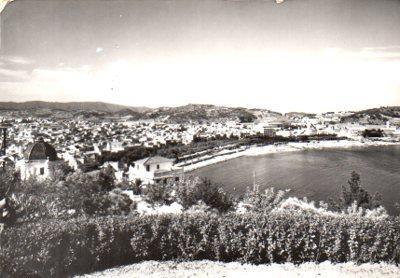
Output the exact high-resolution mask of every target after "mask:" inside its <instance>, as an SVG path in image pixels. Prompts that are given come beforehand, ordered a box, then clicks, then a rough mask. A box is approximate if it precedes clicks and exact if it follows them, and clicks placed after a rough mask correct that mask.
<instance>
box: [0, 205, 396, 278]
mask: <svg viewBox="0 0 400 278" xmlns="http://www.w3.org/2000/svg"><path fill="white" fill-rule="evenodd" d="M203 259H207V260H218V261H224V262H230V261H240V262H246V263H256V264H259V263H272V262H274V263H285V262H291V263H302V262H322V261H327V260H329V261H332V262H348V261H352V262H355V263H366V262H388V263H399V262H400V221H399V219H398V218H397V219H394V218H389V219H386V220H372V219H366V218H362V217H354V216H343V217H334V216H321V215H316V214H312V213H307V212H296V211H287V212H280V213H269V214H264V213H262V214H225V215H221V216H219V215H217V214H192V215H190V214H189V215H188V214H183V215H175V216H174V215H163V216H157V215H155V216H132V217H129V218H127V217H103V218H91V219H87V218H80V219H74V220H69V221H60V220H50V221H44V222H37V223H32V224H27V225H23V226H20V227H14V228H9V229H6V230H4V231H3V233H2V235H1V237H0V276H1V277H69V276H72V275H75V274H82V273H88V272H93V271H97V270H102V269H105V268H110V267H114V266H119V265H123V264H129V263H135V262H139V261H143V260H203Z"/></svg>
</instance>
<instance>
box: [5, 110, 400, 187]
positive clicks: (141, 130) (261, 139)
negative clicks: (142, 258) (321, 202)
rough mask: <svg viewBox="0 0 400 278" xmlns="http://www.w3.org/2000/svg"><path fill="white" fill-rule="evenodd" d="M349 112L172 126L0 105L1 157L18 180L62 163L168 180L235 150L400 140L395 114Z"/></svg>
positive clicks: (122, 176)
mask: <svg viewBox="0 0 400 278" xmlns="http://www.w3.org/2000/svg"><path fill="white" fill-rule="evenodd" d="M199 107H200V106H199ZM193 109H197V107H196V106H193ZM213 109H214V108H213ZM382 109H384V110H385V108H382ZM387 109H388V108H386V110H387ZM17 115H20V114H18V113H17ZM354 115H356V113H354V112H339V113H333V112H329V113H321V114H304V113H288V114H279V113H273V114H271V113H269V114H268V115H267V116H265V115H262V116H255V117H254V118H252V119H250V120H249V121H246V120H243V119H242V118H240V117H239V118H236V119H235V118H225V119H222V120H221V121H218V120H215V119H211V120H202V121H192V120H188V121H182V122H180V123H174V122H171V121H169V120H168V117H167V118H165V117H164V118H155V119H154V118H153V119H132V117H131V116H129V115H128V116H123V117H110V118H109V119H107V120H104V118H103V119H101V120H99V119H96V118H93V117H92V118H84V117H79V118H75V117H70V118H66V119H64V120H62V121H60V120H59V119H55V118H53V117H51V116H50V117H38V116H26V114H23V116H20V117H18V116H17V117H16V112H15V111H14V112H10V111H7V110H4V111H2V112H1V114H0V120H1V122H2V125H1V129H2V130H3V143H2V156H1V158H0V162H1V163H2V164H8V165H12V167H15V168H16V169H17V170H18V171H19V172H20V174H21V178H22V179H27V178H29V177H31V176H37V177H39V178H46V177H48V176H49V174H50V169H51V168H52V167H51V165H52V164H54V163H59V162H61V161H63V162H65V163H67V164H68V166H69V167H71V168H72V169H73V170H78V169H80V170H82V171H83V172H87V173H90V172H93V171H99V169H101V168H106V167H112V169H113V171H114V174H115V178H116V179H117V181H118V182H122V181H129V182H134V181H136V180H140V181H141V182H144V183H145V184H147V183H159V182H164V183H166V182H167V181H169V180H179V179H180V178H182V176H183V175H184V172H185V166H189V167H188V168H187V170H190V169H193V165H196V164H198V163H199V162H203V163H204V161H207V160H209V159H211V158H215V157H219V156H227V155H229V154H233V153H239V152H241V151H244V150H246V149H248V148H249V147H251V146H254V145H256V146H262V145H277V144H284V143H287V142H309V141H322V140H330V141H333V140H334V141H338V140H350V141H355V142H365V141H367V140H375V141H377V140H378V141H380V142H398V141H399V140H400V120H399V118H397V117H392V118H387V117H386V118H382V117H378V119H379V121H376V118H377V117H376V115H375V116H374V114H373V117H372V118H371V116H370V115H368V113H367V115H363V118H362V119H358V118H357V120H356V121H351V120H349V119H351V117H352V116H354Z"/></svg>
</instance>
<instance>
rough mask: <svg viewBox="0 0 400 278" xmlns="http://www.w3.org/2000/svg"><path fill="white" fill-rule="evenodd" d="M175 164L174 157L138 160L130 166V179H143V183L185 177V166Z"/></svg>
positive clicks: (163, 181) (176, 179) (177, 179)
mask: <svg viewBox="0 0 400 278" xmlns="http://www.w3.org/2000/svg"><path fill="white" fill-rule="evenodd" d="M173 164H174V160H173V159H169V158H165V157H161V156H153V157H148V158H145V159H141V160H137V161H135V162H134V163H133V164H132V165H131V166H130V167H129V180H131V181H134V180H141V181H142V182H143V184H154V183H161V182H162V183H167V182H169V181H179V180H180V179H181V178H182V177H183V168H181V167H174V166H173Z"/></svg>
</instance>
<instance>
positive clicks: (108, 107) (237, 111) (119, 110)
mask: <svg viewBox="0 0 400 278" xmlns="http://www.w3.org/2000/svg"><path fill="white" fill-rule="evenodd" d="M1 110H3V111H9V112H12V113H15V114H17V115H18V116H21V117H28V116H32V115H33V116H39V117H50V116H55V117H57V118H70V117H81V118H100V119H101V118H109V117H113V118H115V117H127V118H129V119H132V120H139V119H148V120H151V119H158V120H164V121H167V122H172V123H185V122H191V121H192V122H202V121H217V120H221V121H228V120H239V121H242V122H252V121H254V120H256V119H259V118H263V117H270V116H281V114H280V113H277V112H273V111H269V110H263V109H247V108H240V107H238V108H232V107H223V106H215V105H203V104H188V105H184V106H179V107H160V108H147V107H130V106H124V105H117V104H109V103H103V102H68V103H61V102H44V101H30V102H21V103H19V102H0V111H1Z"/></svg>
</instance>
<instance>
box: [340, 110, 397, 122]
mask: <svg viewBox="0 0 400 278" xmlns="http://www.w3.org/2000/svg"><path fill="white" fill-rule="evenodd" d="M387 121H392V122H393V121H396V122H400V106H386V107H380V108H372V109H366V110H361V111H358V112H354V113H353V114H351V115H349V116H346V117H343V118H342V122H350V123H355V122H358V123H367V124H385V123H386V122H387Z"/></svg>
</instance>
